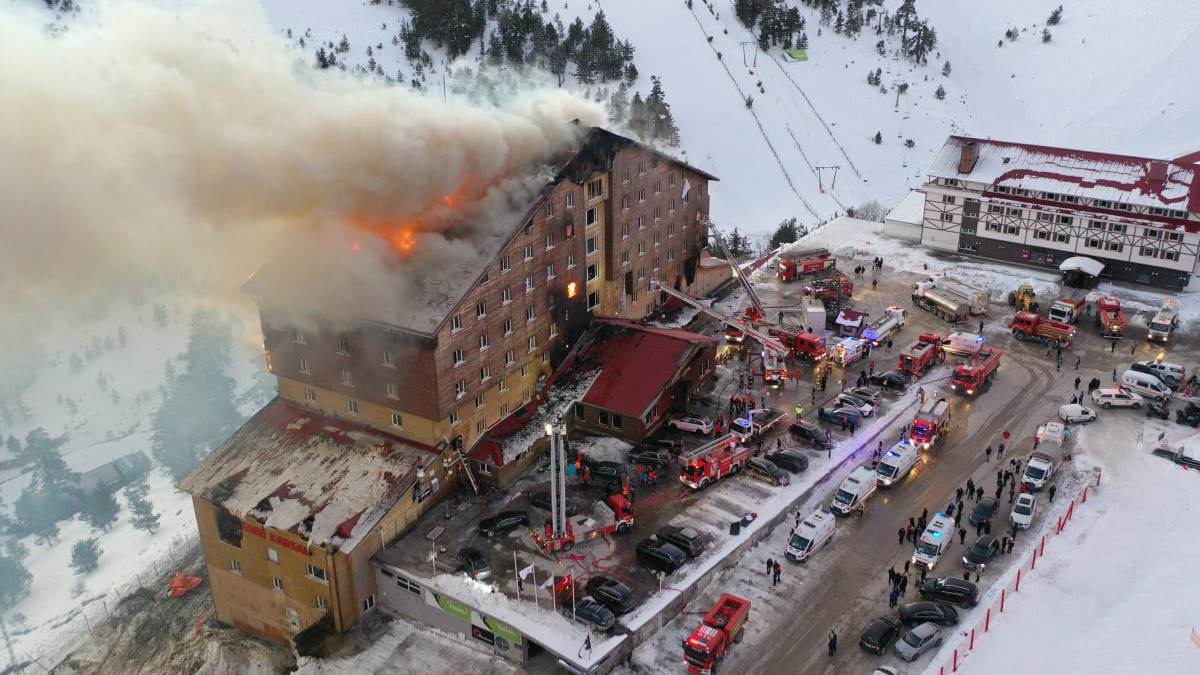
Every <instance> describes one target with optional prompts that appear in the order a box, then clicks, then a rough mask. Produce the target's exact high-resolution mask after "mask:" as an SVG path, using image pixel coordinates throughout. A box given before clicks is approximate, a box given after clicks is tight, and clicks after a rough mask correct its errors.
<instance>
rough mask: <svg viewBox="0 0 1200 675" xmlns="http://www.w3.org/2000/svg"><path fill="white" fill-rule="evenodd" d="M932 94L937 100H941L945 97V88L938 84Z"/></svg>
mask: <svg viewBox="0 0 1200 675" xmlns="http://www.w3.org/2000/svg"><path fill="white" fill-rule="evenodd" d="M933 95H934V96H936V97H937V100H939V101H941V100H942V99H944V98H946V88H945V87H943V86H942V85H940V84H939V85H938V88H937V91H935V92H933Z"/></svg>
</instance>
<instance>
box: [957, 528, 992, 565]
mask: <svg viewBox="0 0 1200 675" xmlns="http://www.w3.org/2000/svg"><path fill="white" fill-rule="evenodd" d="M998 553H1000V542H999V541H997V540H996V538H995V537H993V536H992V535H990V534H985V535H983V536H982V537H980V538H979V539H977V540H976V541H975V543H974V544H971V548H969V549H967V554H966V555H964V556H963V559H962V562H963V567H965V568H967V569H969V570H978V569H983V568H984V567H986V566H987V564H988V563H989V562H991V561H992V558H995V557H996V555H997V554H998Z"/></svg>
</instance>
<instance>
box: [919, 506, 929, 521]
mask: <svg viewBox="0 0 1200 675" xmlns="http://www.w3.org/2000/svg"><path fill="white" fill-rule="evenodd" d="M921 522H922V523H925V522H929V509H927V508H924V509H921Z"/></svg>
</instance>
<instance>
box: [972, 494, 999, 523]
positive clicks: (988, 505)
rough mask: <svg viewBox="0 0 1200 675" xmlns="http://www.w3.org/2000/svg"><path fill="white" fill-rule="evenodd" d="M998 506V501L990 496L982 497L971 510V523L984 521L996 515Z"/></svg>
mask: <svg viewBox="0 0 1200 675" xmlns="http://www.w3.org/2000/svg"><path fill="white" fill-rule="evenodd" d="M998 508H1000V502H999V501H997V500H995V499H992V498H991V497H984V498H983V499H980V500H979V503H978V504H976V505H975V510H974V511H971V517H970V522H971V524H972V525H979V524H981V523H986V522H988V521H990V520H991V519H992V516H994V515H996V509H998Z"/></svg>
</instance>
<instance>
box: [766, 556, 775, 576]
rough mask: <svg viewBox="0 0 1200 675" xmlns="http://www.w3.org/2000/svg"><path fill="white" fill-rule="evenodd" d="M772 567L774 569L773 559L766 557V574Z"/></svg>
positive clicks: (769, 572)
mask: <svg viewBox="0 0 1200 675" xmlns="http://www.w3.org/2000/svg"><path fill="white" fill-rule="evenodd" d="M774 569H775V561H774V560H773V559H771V558H767V574H768V575H769V574H771V571H772V570H774Z"/></svg>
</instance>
